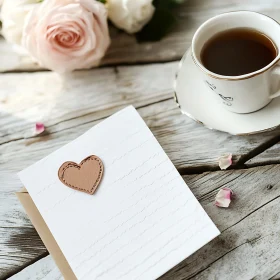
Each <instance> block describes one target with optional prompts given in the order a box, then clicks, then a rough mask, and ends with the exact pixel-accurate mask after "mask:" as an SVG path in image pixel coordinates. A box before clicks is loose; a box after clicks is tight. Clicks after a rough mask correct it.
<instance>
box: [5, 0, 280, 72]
mask: <svg viewBox="0 0 280 280" xmlns="http://www.w3.org/2000/svg"><path fill="white" fill-rule="evenodd" d="M235 10H252V11H257V12H262V13H264V14H267V15H269V16H271V17H273V18H275V19H276V20H280V3H279V1H275V0H267V1H259V0H251V1H240V0H227V1H223V0H215V1H207V0H188V1H186V2H185V3H184V4H182V5H180V7H179V8H178V9H177V10H175V11H174V13H175V14H176V16H177V24H176V25H175V26H174V27H173V28H172V30H170V32H169V34H168V35H167V36H165V37H164V38H163V39H162V40H161V41H159V42H154V43H151V42H147V43H141V44H138V43H137V41H136V39H135V37H134V36H130V35H128V34H126V33H124V32H122V31H119V30H117V29H115V28H111V31H110V33H111V38H112V45H111V47H110V49H109V50H108V53H107V55H106V56H105V58H104V60H103V62H102V65H117V64H131V63H134V64H135V63H150V62H160V61H161V62H163V61H171V60H178V59H180V58H181V57H182V55H183V54H184V52H185V51H186V49H187V48H188V47H189V45H190V43H191V39H192V36H193V34H194V32H195V30H196V29H197V28H198V26H199V25H200V24H201V23H203V22H204V21H205V20H207V19H209V18H210V17H212V16H215V15H217V14H220V13H224V12H228V11H235ZM0 59H1V65H0V71H2V72H5V71H23V70H26V71H29V70H31V71H34V70H40V69H42V68H41V67H39V66H38V65H37V64H36V63H34V61H32V59H30V57H28V56H26V55H20V54H16V53H15V51H14V48H13V47H12V46H11V45H8V44H7V43H6V42H5V41H4V40H1V41H0Z"/></svg>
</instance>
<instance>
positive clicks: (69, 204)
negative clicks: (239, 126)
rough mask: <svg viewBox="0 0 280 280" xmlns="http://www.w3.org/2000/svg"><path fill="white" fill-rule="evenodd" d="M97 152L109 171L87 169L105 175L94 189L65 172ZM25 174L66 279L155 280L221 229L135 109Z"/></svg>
mask: <svg viewBox="0 0 280 280" xmlns="http://www.w3.org/2000/svg"><path fill="white" fill-rule="evenodd" d="M186 141H187V139H186ZM95 156H96V158H95ZM97 157H98V158H99V159H101V161H102V164H103V165H102V166H104V173H103V169H102V170H101V169H99V173H98V172H97V173H96V172H93V171H92V170H93V169H92V168H89V169H87V170H88V171H87V172H88V173H86V174H91V175H90V176H92V174H95V175H96V176H98V177H97V178H98V180H99V174H101V173H102V175H103V176H102V179H101V181H99V182H100V184H99V186H98V187H97V190H96V191H95V192H94V194H92V195H90V194H88V193H85V192H82V191H78V190H77V189H79V190H84V189H83V188H76V189H73V188H72V187H71V185H69V183H70V181H69V178H70V177H67V178H68V179H67V180H68V181H67V180H65V181H64V179H65V178H64V177H63V178H64V179H63V178H62V177H60V175H61V174H60V173H59V172H58V170H61V169H60V168H61V167H63V168H64V166H66V165H67V166H68V165H69V162H71V164H70V165H72V167H71V168H76V167H74V166H77V164H76V163H81V162H88V160H96V159H97ZM85 159H87V160H86V161H85ZM65 164H66V165H65ZM91 164H92V162H91ZM88 166H89V165H87V168H88ZM81 170H82V168H81ZM97 170H98V169H96V170H95V171H97ZM72 172H74V171H73V169H72ZM75 172H79V171H77V170H75ZM81 173H82V171H81ZM81 173H79V174H81ZM71 174H73V173H71ZM75 174H77V173H75ZM83 174H84V173H83ZM75 176H80V175H75ZM83 176H84V175H83ZM19 177H20V179H21V181H22V183H23V186H25V188H26V190H23V191H21V192H19V193H17V196H18V198H19V200H20V201H21V203H22V204H23V206H24V208H25V209H26V212H27V214H28V216H29V217H30V219H31V221H32V223H33V224H34V226H35V228H36V230H37V231H38V233H39V235H40V237H41V238H42V240H43V242H44V243H45V245H46V247H47V249H48V250H49V252H50V254H51V255H52V256H53V258H54V260H55V262H56V264H57V265H58V267H59V269H60V270H61V272H62V274H63V276H64V278H65V279H66V280H74V279H79V280H92V279H96V280H112V279H114V280H115V279H116V280H117V279H121V280H131V279H138V280H143V279H144V280H154V279H156V278H158V277H160V276H161V275H163V274H164V273H165V272H167V271H168V270H170V269H171V268H172V267H174V266H175V265H177V264H178V263H179V262H181V261H183V260H184V259H185V258H187V257H188V256H190V255H191V254H193V253H194V252H195V251H197V250H198V249H199V248H201V247H202V246H203V245H205V244H206V243H208V242H209V241H210V240H212V239H213V238H215V237H216V236H217V235H218V234H219V230H218V229H217V228H216V226H215V225H214V224H213V222H212V221H211V219H210V218H209V217H208V215H207V213H206V212H205V211H204V209H203V208H202V207H201V205H200V204H199V202H198V201H197V199H196V198H195V196H194V195H193V194H192V192H191V190H190V189H189V188H188V186H187V185H186V183H185V182H184V180H183V179H182V177H181V176H180V174H179V173H178V171H177V170H176V168H175V167H174V165H173V164H172V162H171V161H170V159H169V158H168V156H167V155H166V153H165V152H164V150H163V149H162V147H161V146H160V144H159V143H158V142H157V140H156V138H155V137H154V135H153V134H152V132H151V131H150V130H149V128H148V127H147V125H146V124H145V122H144V121H143V119H142V118H141V117H140V115H139V114H138V113H137V111H136V110H135V109H134V108H133V107H132V106H130V107H127V108H125V109H123V110H121V111H120V112H118V113H116V114H114V115H113V116H111V117H109V118H107V119H106V120H104V121H102V122H100V123H99V124H97V125H96V126H94V127H93V128H91V129H90V130H88V131H87V132H86V133H85V134H83V135H82V136H80V137H78V138H77V139H75V140H74V141H72V142H70V143H68V144H67V145H65V146H63V147H62V148H60V149H58V150H57V151H55V152H53V153H52V154H50V155H49V156H47V157H45V158H44V159H42V160H40V161H39V162H37V163H35V164H33V165H32V166H30V167H28V168H26V169H25V170H23V171H21V172H20V173H19ZM71 178H72V177H71ZM75 178H78V177H75ZM82 178H84V177H82ZM85 178H89V177H87V175H86V177H85ZM78 179H79V180H78V181H75V182H81V181H80V179H81V177H79V178H78ZM71 180H72V179H71ZM71 182H73V181H71ZM86 182H87V186H89V187H90V186H91V185H90V184H91V183H90V184H88V182H89V181H88V180H86ZM90 182H91V181H90ZM65 184H66V185H65ZM67 184H68V185H67ZM71 184H72V183H71ZM72 186H73V185H72ZM86 190H87V191H89V190H91V189H90V188H87V189H86ZM89 193H91V191H89Z"/></svg>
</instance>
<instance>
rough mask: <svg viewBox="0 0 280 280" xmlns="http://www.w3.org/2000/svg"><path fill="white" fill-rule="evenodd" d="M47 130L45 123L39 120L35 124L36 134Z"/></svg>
mask: <svg viewBox="0 0 280 280" xmlns="http://www.w3.org/2000/svg"><path fill="white" fill-rule="evenodd" d="M44 131H45V126H44V124H43V123H40V122H37V123H36V126H35V135H38V134H41V133H43V132H44Z"/></svg>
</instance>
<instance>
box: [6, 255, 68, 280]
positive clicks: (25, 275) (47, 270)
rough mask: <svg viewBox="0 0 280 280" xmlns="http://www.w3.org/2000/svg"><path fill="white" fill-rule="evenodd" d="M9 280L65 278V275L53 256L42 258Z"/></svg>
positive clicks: (59, 279) (56, 279)
mask: <svg viewBox="0 0 280 280" xmlns="http://www.w3.org/2000/svg"><path fill="white" fill-rule="evenodd" d="M8 279H9V280H34V279H36V280H41V279H44V280H54V279H55V280H63V277H62V275H61V273H60V271H59V269H58V268H57V266H56V264H55V262H54V260H53V259H52V257H51V256H47V257H44V258H42V259H41V260H39V261H37V262H35V263H34V264H33V265H30V266H28V267H26V268H25V269H23V270H22V271H21V272H19V273H17V274H15V275H13V276H12V277H10V278H8Z"/></svg>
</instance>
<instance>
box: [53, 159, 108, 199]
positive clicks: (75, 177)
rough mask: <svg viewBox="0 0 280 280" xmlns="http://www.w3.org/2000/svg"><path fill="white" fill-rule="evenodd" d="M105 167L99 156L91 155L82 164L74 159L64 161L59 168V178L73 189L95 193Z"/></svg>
mask: <svg viewBox="0 0 280 280" xmlns="http://www.w3.org/2000/svg"><path fill="white" fill-rule="evenodd" d="M103 171H104V167H103V163H102V161H101V159H100V158H99V157H97V156H94V155H92V156H89V157H87V158H85V159H84V160H82V161H81V162H80V164H77V163H75V162H72V161H66V162H64V163H63V164H62V165H61V166H60V168H59V170H58V178H59V180H60V181H61V182H62V183H63V184H64V185H66V186H67V187H70V188H72V189H75V190H78V191H81V192H85V193H88V194H93V193H94V192H95V191H96V189H97V187H98V186H99V184H100V181H101V179H102V175H103Z"/></svg>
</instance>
